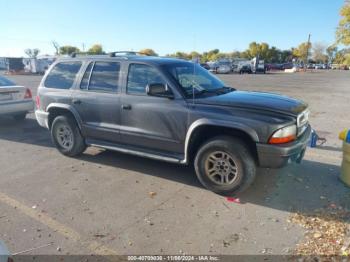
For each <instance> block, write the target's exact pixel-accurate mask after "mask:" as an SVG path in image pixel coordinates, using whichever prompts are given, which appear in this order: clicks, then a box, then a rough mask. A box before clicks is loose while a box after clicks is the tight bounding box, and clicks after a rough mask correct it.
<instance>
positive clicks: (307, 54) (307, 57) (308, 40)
mask: <svg viewBox="0 0 350 262" xmlns="http://www.w3.org/2000/svg"><path fill="white" fill-rule="evenodd" d="M310 40H311V34H309V37H308V39H307V49H306V58H305V62H304V66H305V65H306V64H307V62H308V59H309V49H310Z"/></svg>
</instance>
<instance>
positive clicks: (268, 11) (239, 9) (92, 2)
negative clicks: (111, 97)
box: [0, 0, 344, 56]
mask: <svg viewBox="0 0 350 262" xmlns="http://www.w3.org/2000/svg"><path fill="white" fill-rule="evenodd" d="M343 3H344V0H289V1H285V0H265V1H261V0H246V1H241V0H98V1H97V0H60V1H49V0H35V1H28V0H11V1H8V0H0V10H1V12H0V56H25V54H24V49H26V48H39V49H40V51H41V52H40V54H53V53H54V51H55V50H54V48H53V46H52V44H51V42H52V41H53V40H54V41H56V42H57V43H58V44H59V45H60V46H63V45H74V46H77V47H78V48H80V49H83V46H85V49H87V48H88V47H89V46H91V45H93V44H95V43H100V44H102V45H103V48H104V50H105V51H117V50H123V51H125V50H135V51H138V50H140V49H143V48H152V49H154V50H155V51H156V52H157V53H158V54H160V55H165V54H169V53H174V52H176V51H184V52H190V51H193V50H196V51H199V52H203V51H208V50H210V49H215V48H218V49H220V51H222V52H231V51H236V50H238V51H243V50H245V49H246V48H247V47H248V45H249V43H250V42H252V41H256V42H267V43H268V44H269V45H270V46H276V47H277V48H280V49H289V48H291V47H294V46H297V45H299V44H300V43H301V42H305V41H307V37H308V34H309V33H311V41H312V42H321V43H325V44H332V43H333V42H334V37H335V29H336V27H337V23H338V21H339V19H340V17H339V10H340V8H341V6H342V5H343Z"/></svg>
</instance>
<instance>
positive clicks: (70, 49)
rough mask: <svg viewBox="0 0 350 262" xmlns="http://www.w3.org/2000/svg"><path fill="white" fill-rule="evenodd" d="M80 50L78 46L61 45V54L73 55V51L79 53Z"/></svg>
mask: <svg viewBox="0 0 350 262" xmlns="http://www.w3.org/2000/svg"><path fill="white" fill-rule="evenodd" d="M79 52H80V50H79V48H78V47H75V46H70V45H65V46H61V47H60V54H61V55H71V54H73V53H79Z"/></svg>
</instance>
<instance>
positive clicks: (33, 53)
mask: <svg viewBox="0 0 350 262" xmlns="http://www.w3.org/2000/svg"><path fill="white" fill-rule="evenodd" d="M24 53H26V55H27V56H29V57H30V58H34V59H35V58H37V56H38V55H39V53H40V50H39V49H38V48H34V49H31V48H28V49H26V50H24Z"/></svg>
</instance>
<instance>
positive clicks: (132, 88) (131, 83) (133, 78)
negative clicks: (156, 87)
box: [126, 64, 166, 95]
mask: <svg viewBox="0 0 350 262" xmlns="http://www.w3.org/2000/svg"><path fill="white" fill-rule="evenodd" d="M149 84H166V82H165V81H164V79H163V77H162V76H161V75H160V73H159V72H158V70H157V69H156V68H154V67H152V66H149V65H144V64H131V65H130V66H129V73H128V83H127V87H126V91H127V93H128V94H138V95H146V86H147V85H149Z"/></svg>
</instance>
